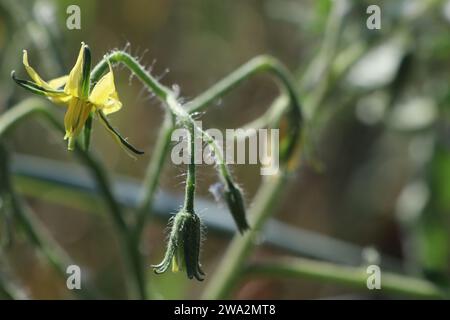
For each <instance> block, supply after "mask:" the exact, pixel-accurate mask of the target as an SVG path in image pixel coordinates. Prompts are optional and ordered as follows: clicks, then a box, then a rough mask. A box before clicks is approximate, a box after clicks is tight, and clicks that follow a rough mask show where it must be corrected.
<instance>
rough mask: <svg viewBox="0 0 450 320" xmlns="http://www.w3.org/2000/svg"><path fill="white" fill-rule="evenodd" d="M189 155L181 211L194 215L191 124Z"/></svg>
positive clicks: (192, 132) (193, 146) (193, 134)
mask: <svg viewBox="0 0 450 320" xmlns="http://www.w3.org/2000/svg"><path fill="white" fill-rule="evenodd" d="M188 139H189V142H188V143H189V155H190V161H189V163H188V167H187V168H188V170H187V176H186V192H185V197H184V205H183V209H184V211H185V212H189V213H194V197H195V128H194V126H193V125H192V124H191V125H190V126H189V135H188Z"/></svg>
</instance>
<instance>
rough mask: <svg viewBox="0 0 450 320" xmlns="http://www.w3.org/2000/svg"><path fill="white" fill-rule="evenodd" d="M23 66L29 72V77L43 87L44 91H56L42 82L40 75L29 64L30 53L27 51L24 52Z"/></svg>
mask: <svg viewBox="0 0 450 320" xmlns="http://www.w3.org/2000/svg"><path fill="white" fill-rule="evenodd" d="M22 62H23V65H24V66H25V69H26V70H27V73H28V75H29V76H30V78H31V79H33V81H34V82H35V83H36V84H37V85H40V86H41V87H43V88H44V89H54V88H52V87H50V85H49V84H48V83H47V82H45V81H44V80H42V78H41V77H40V76H39V75H38V73H37V72H36V71H35V70H34V69H33V68H32V67H31V66H30V64H29V63H28V52H27V50H23V57H22Z"/></svg>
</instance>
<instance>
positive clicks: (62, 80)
mask: <svg viewBox="0 0 450 320" xmlns="http://www.w3.org/2000/svg"><path fill="white" fill-rule="evenodd" d="M67 79H69V76H62V77H59V78H56V79H53V80H50V81H49V82H48V84H49V85H50V87H52V88H54V89H58V88H61V87H62V86H64V85H65V84H66V83H67Z"/></svg>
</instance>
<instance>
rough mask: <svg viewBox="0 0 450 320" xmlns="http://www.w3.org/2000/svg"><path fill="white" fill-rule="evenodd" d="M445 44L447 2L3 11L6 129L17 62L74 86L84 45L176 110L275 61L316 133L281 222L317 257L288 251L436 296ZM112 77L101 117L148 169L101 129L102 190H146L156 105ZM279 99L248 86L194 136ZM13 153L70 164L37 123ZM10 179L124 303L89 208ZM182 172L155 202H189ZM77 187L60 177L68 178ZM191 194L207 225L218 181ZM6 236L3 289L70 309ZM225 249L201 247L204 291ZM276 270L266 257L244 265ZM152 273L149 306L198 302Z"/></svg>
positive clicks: (187, 287) (190, 285)
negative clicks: (169, 94) (123, 57)
mask: <svg viewBox="0 0 450 320" xmlns="http://www.w3.org/2000/svg"><path fill="white" fill-rule="evenodd" d="M72 4H76V5H78V6H79V7H80V8H81V30H68V29H67V28H66V19H67V17H68V15H67V13H66V9H67V7H68V6H69V5H72ZM370 4H377V5H379V6H380V8H381V19H382V20H381V29H380V30H369V29H368V28H367V27H366V19H367V18H368V14H367V13H366V9H367V6H368V5H370ZM449 29H450V2H449V1H428V0H427V1H425V0H396V1H376V0H371V1H351V0H335V1H331V0H314V1H313V0H310V1H306V0H304V1H303V0H302V1H300V0H283V1H277V0H260V1H257V0H248V1H237V0H233V1H220V0H209V1H202V0H186V1H181V0H179V1H176V0H151V1H148V0H135V1H119V0H108V1H106V0H97V1H87V0H86V1H75V0H60V1H44V0H37V1H32V0H26V1H14V0H1V1H0V57H1V59H0V112H3V111H5V110H7V109H8V108H10V107H11V106H13V105H14V104H15V103H17V102H19V101H20V100H22V99H23V98H26V97H28V96H29V93H28V92H25V91H24V90H22V89H21V88H18V87H17V86H16V85H15V84H14V83H13V81H12V80H11V79H10V72H11V70H13V69H15V70H16V71H17V72H18V74H19V75H20V76H21V77H22V78H24V77H25V73H24V70H23V67H22V64H21V52H22V49H25V48H26V49H27V50H28V51H29V57H30V62H31V64H32V65H33V66H34V67H35V68H36V69H37V70H38V72H39V73H40V74H41V75H42V76H43V77H44V79H48V78H52V77H56V76H59V75H62V74H64V73H66V72H67V70H70V68H71V67H72V64H73V61H74V59H75V57H76V55H77V53H78V50H79V46H80V42H81V41H84V42H86V43H87V44H89V46H90V47H91V51H92V54H93V61H98V60H99V59H101V58H102V56H103V55H104V54H106V53H107V52H109V51H111V50H112V49H116V48H120V49H122V48H125V49H126V50H128V52H130V53H131V54H133V55H135V56H137V57H139V58H140V61H141V63H142V64H144V65H146V66H148V67H149V68H151V71H152V74H154V75H155V76H157V77H158V78H159V79H160V80H161V82H162V83H164V84H166V85H168V86H172V85H177V86H179V87H180V90H181V91H180V96H181V97H182V98H183V99H184V100H185V101H186V102H188V101H189V100H190V99H192V98H194V97H195V96H196V95H198V94H199V93H201V92H202V91H203V90H205V89H206V88H208V87H209V86H211V85H213V84H214V83H215V82H217V81H218V80H220V79H221V78H222V77H224V76H225V75H227V74H228V73H230V72H231V71H233V70H234V69H236V68H237V67H238V66H240V65H242V64H243V63H245V62H246V61H248V60H249V59H251V58H252V57H254V56H257V55H259V54H270V55H273V56H274V57H276V58H277V59H279V60H280V61H282V62H283V63H284V64H285V65H286V66H287V68H288V69H289V70H290V71H291V72H292V73H293V75H294V77H295V79H296V83H297V85H298V90H299V92H300V97H301V100H302V102H303V104H304V108H305V114H307V115H308V118H309V119H310V121H309V122H308V126H309V127H310V130H309V131H308V132H309V134H308V142H307V150H308V152H307V153H308V156H307V157H305V158H307V159H308V160H309V161H307V162H305V163H304V164H303V165H302V166H301V168H300V169H299V170H298V171H297V172H296V173H295V174H294V176H293V177H292V179H291V182H290V186H289V188H288V189H287V190H288V191H287V192H286V193H285V194H284V195H283V198H282V199H281V206H279V208H278V209H277V215H276V217H277V219H278V220H280V221H282V222H283V223H285V224H286V225H288V226H290V227H293V228H295V230H296V232H298V234H300V235H301V234H306V235H313V236H314V239H319V240H323V239H326V240H327V241H329V242H327V244H329V245H327V246H325V248H323V245H320V244H319V242H317V243H316V242H314V241H310V242H309V243H308V244H305V243H301V242H300V241H299V242H296V241H294V240H293V241H292V243H289V244H288V245H289V246H290V247H296V246H297V247H298V248H299V249H298V251H297V254H299V255H301V251H302V250H304V251H305V252H304V254H305V255H308V256H313V257H314V254H315V252H316V251H317V252H318V251H319V249H318V248H319V246H320V257H318V256H316V258H321V259H326V258H327V256H328V257H329V258H330V260H336V259H339V260H340V261H342V262H348V264H358V263H359V264H364V263H366V262H367V261H366V260H370V259H376V260H377V261H379V257H381V260H382V261H381V263H384V262H385V261H388V264H389V267H390V268H393V269H395V270H399V271H400V272H402V273H405V274H413V275H420V276H423V277H426V278H429V279H431V280H433V281H437V283H438V284H446V283H447V279H448V276H449V271H450V270H449V265H450V264H449V263H450V260H449V254H450V251H449V246H450V241H449V227H450V149H449V148H450V147H449V142H448V136H449V116H448V106H449V103H450V95H449V93H450V87H449V71H450V69H449V68H450V64H449V57H450V38H449V36H448V35H449ZM115 75H116V84H117V87H118V91H119V94H120V97H121V100H122V102H123V103H124V108H123V110H122V111H121V112H119V113H117V114H114V115H112V117H111V119H112V122H113V123H114V125H115V126H117V127H118V128H119V129H120V131H121V132H122V133H123V134H124V135H125V136H127V137H128V138H129V139H130V141H132V142H133V144H134V145H136V146H138V147H139V148H141V149H144V150H146V154H145V155H144V156H143V157H141V158H139V159H138V160H137V161H134V160H132V159H130V158H129V157H128V156H127V155H126V154H125V153H123V152H122V151H121V149H120V148H117V145H116V144H115V143H114V142H113V141H112V140H111V139H110V137H109V136H108V134H107V133H106V132H105V131H104V130H103V129H102V128H100V125H99V124H97V123H95V124H94V135H93V144H92V146H91V148H92V150H93V152H94V153H95V154H96V155H97V156H98V158H100V159H101V160H102V162H104V163H105V165H106V166H107V168H108V170H109V171H111V172H112V173H113V174H115V175H117V176H125V177H127V179H129V181H140V180H142V178H143V175H144V172H145V168H146V165H147V163H148V160H149V158H150V156H151V154H152V147H153V146H154V144H155V139H156V133H157V130H158V127H159V125H160V124H161V122H162V119H163V112H162V106H161V104H160V103H159V102H158V101H157V100H156V99H155V98H154V97H152V96H151V94H149V93H148V92H146V91H144V90H143V89H142V85H141V84H140V83H139V81H138V80H137V79H135V78H133V77H130V73H129V71H127V70H125V69H124V68H122V67H118V68H117V69H116V72H115ZM277 95H278V89H277V86H276V85H274V84H273V81H272V79H271V78H270V77H269V76H265V75H258V76H256V77H255V78H252V79H251V80H249V81H246V82H245V83H244V85H242V86H240V87H238V88H237V89H235V90H233V92H232V93H230V94H229V95H227V96H226V97H225V98H223V99H220V100H218V101H216V102H215V103H214V104H213V105H212V106H210V107H209V109H208V110H207V112H205V114H204V115H203V116H202V120H203V124H204V126H205V125H206V126H208V127H215V128H222V129H225V128H238V127H240V126H242V125H243V124H245V123H247V122H248V121H251V120H253V119H255V118H256V117H257V116H258V115H261V114H262V113H263V112H264V111H265V110H266V109H267V108H268V107H269V106H270V104H271V102H272V100H273V99H274V98H276V97H277ZM62 114H63V110H61V116H62ZM7 145H8V147H9V149H10V150H12V151H13V152H14V154H16V155H17V158H16V157H13V161H14V159H22V160H23V159H24V158H23V157H22V156H23V155H27V156H33V157H39V158H30V157H26V160H27V161H28V162H25V163H27V164H28V165H29V167H27V168H30V167H31V168H32V167H33V164H36V163H39V159H42V158H44V159H50V160H55V161H59V162H58V164H60V163H63V164H70V163H74V164H75V163H76V161H75V160H74V158H73V156H72V155H71V154H70V153H69V152H67V150H66V148H65V146H64V143H63V142H62V137H61V136H59V135H57V134H54V133H52V132H50V131H49V130H48V128H47V127H46V125H45V124H43V123H42V122H40V121H37V120H33V119H30V120H27V121H26V123H24V124H23V125H21V126H20V127H19V128H17V130H15V131H14V134H12V135H10V136H9V138H8V140H7ZM21 157H22V158H21ZM52 163H53V162H52ZM20 164H22V167H20V166H19V161H18V160H17V166H18V169H17V170H18V172H17V173H16V179H17V184H18V187H19V190H21V191H22V192H23V193H24V195H25V196H26V200H27V203H28V204H29V205H30V207H31V208H33V209H34V212H35V213H36V215H37V217H38V218H39V220H40V221H41V222H42V223H43V225H45V227H46V228H47V229H48V231H49V233H50V234H51V235H52V236H53V237H54V238H55V239H56V240H57V242H58V243H60V244H61V246H62V247H63V248H64V249H65V250H66V251H67V252H68V253H69V254H70V255H71V257H72V258H73V260H74V261H75V262H77V263H78V264H79V265H81V266H83V270H86V274H87V276H88V277H89V279H90V281H92V282H93V283H95V285H96V287H98V288H99V290H100V291H101V292H102V293H103V294H104V296H106V297H112V298H124V297H125V284H124V281H123V277H122V273H123V270H122V269H123V263H122V262H121V259H120V254H119V253H118V244H117V239H116V237H117V235H115V234H114V231H113V228H112V227H111V223H110V221H109V220H108V218H107V216H106V215H104V214H102V213H101V211H102V210H101V208H100V206H99V205H96V204H93V205H90V206H87V207H86V206H85V207H84V208H83V205H80V204H79V202H80V201H81V200H80V199H79V198H76V197H74V198H70V196H69V195H63V196H64V197H67V198H66V199H61V193H60V192H61V190H60V187H59V186H54V185H51V184H49V185H46V186H43V185H39V187H37V186H34V185H33V184H32V183H31V182H30V181H27V180H26V179H24V178H23V177H22V179H21V178H20V177H21V174H20V168H22V169H23V168H24V167H23V161H22V162H20ZM184 170H185V168H182V167H177V166H175V165H173V164H172V163H170V162H169V163H167V164H166V165H165V167H164V172H163V178H162V181H161V189H162V190H164V191H165V192H170V193H171V194H182V192H183V179H184V178H183V174H184ZM233 171H234V173H235V176H236V179H237V181H238V182H239V183H240V185H241V186H242V187H243V189H244V190H245V196H246V199H247V202H248V203H250V202H251V199H252V197H253V195H254V193H255V191H256V189H257V187H258V185H259V183H260V176H259V168H258V167H257V166H254V165H245V166H235V167H234V168H233ZM74 172H75V171H74ZM72 173H73V172H72ZM75 175H76V172H75ZM72 176H73V174H71V172H68V179H69V178H70V177H72ZM198 178H199V184H198V188H197V189H198V194H199V195H200V196H201V197H203V198H204V199H205V200H208V201H211V204H212V205H211V207H210V208H209V209H208V210H205V211H204V212H201V215H208V211H209V210H215V208H216V207H215V206H216V205H215V204H214V202H212V201H213V197H212V196H211V195H210V194H209V192H208V188H209V186H210V185H211V184H213V183H214V182H215V180H216V175H215V172H214V170H213V168H211V167H208V166H202V167H201V168H200V169H199V170H198ZM5 217H6V215H5ZM5 217H3V218H2V217H0V220H1V222H0V223H1V224H2V230H1V231H0V232H1V233H0V237H1V238H2V239H3V238H7V236H6V231H5V230H6V229H7V228H8V227H7V226H6V227H5V225H8V224H9V222H8V221H9V220H8V219H7V218H5ZM168 217H169V216H168V215H167V216H166V217H165V218H164V217H161V218H160V219H154V220H152V222H151V223H150V225H149V226H148V227H147V228H146V230H145V240H144V245H143V247H142V253H143V254H144V255H145V257H146V263H147V265H150V264H151V263H156V262H158V261H159V260H160V259H161V257H162V255H163V253H164V249H165V236H166V222H167V219H168ZM12 229H13V231H12V237H11V238H12V239H9V240H8V241H6V240H5V241H4V242H8V244H7V245H4V246H3V247H2V248H3V249H2V251H1V255H0V259H1V261H0V268H1V270H0V272H1V273H2V274H3V277H5V278H7V279H9V280H11V281H14V282H15V283H17V284H18V285H20V286H21V287H23V288H24V292H25V293H26V295H27V296H28V297H31V298H40V299H46V298H70V297H71V293H70V292H68V290H67V289H66V287H65V282H64V281H61V278H60V277H59V276H58V275H56V274H55V273H54V271H53V270H52V269H51V268H50V267H49V266H48V264H47V263H46V262H45V260H43V259H41V257H40V256H39V254H38V253H37V252H36V251H35V250H34V249H33V247H32V246H31V245H30V244H29V243H28V242H27V241H26V239H25V238H24V237H23V235H22V234H21V232H20V230H15V228H14V226H12ZM229 239H230V235H229V234H228V233H226V232H220V233H219V232H215V230H214V228H212V229H208V230H207V239H206V241H205V242H204V249H203V255H202V261H203V265H204V267H205V269H206V272H207V274H208V276H212V275H214V269H215V267H216V265H217V264H218V263H219V262H220V260H221V257H222V255H223V252H224V250H225V248H226V246H227V244H228V242H229ZM295 239H297V238H295ZM299 239H301V238H299ZM308 239H309V238H308ZM2 241H3V240H2ZM343 243H344V244H348V246H349V247H351V248H353V249H355V251H352V252H359V253H360V255H359V258H358V259H356V260H355V256H354V255H353V256H349V257H346V256H345V255H344V254H342V255H341V256H339V257H336V254H337V253H336V252H337V251H336V250H335V247H334V245H336V246H338V245H341V244H343ZM315 245H317V250H316V248H315ZM286 254H287V252H286V251H283V250H282V249H280V248H275V247H271V246H263V245H262V246H259V247H258V249H257V251H256V252H255V254H254V255H253V256H252V260H258V259H271V258H273V259H276V258H277V257H278V256H280V255H286ZM317 254H318V253H317ZM377 257H378V258H377ZM383 257H386V259H384V258H383ZM147 271H148V276H149V284H148V285H149V287H150V288H151V290H152V292H154V294H155V296H157V297H160V298H167V299H172V298H192V299H195V298H197V297H198V296H199V293H200V292H201V290H202V288H203V287H204V285H205V284H204V283H198V282H195V281H189V280H188V279H186V277H185V275H184V274H183V273H180V274H172V273H167V274H164V275H160V276H155V275H153V273H152V272H151V270H150V268H148V269H147ZM367 294H368V292H360V291H354V290H352V289H348V288H345V287H342V286H338V285H334V284H330V283H326V282H316V281H310V280H293V279H286V280H280V279H251V280H246V281H242V283H241V284H240V285H239V286H238V288H237V289H236V290H235V292H234V294H233V298H241V299H248V298H273V299H302V298H313V299H314V298H329V297H361V296H365V295H367Z"/></svg>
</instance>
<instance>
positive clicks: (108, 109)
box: [89, 65, 122, 115]
mask: <svg viewBox="0 0 450 320" xmlns="http://www.w3.org/2000/svg"><path fill="white" fill-rule="evenodd" d="M89 101H90V102H91V103H92V104H94V105H95V107H96V108H97V109H101V110H102V111H103V113H104V114H105V115H108V114H111V113H113V112H116V111H118V110H120V108H122V103H121V102H120V100H119V95H118V94H117V91H116V86H115V84H114V74H113V72H112V68H111V65H110V66H109V72H108V73H107V74H105V75H104V76H103V77H102V78H101V79H100V81H99V82H97V84H96V85H95V86H94V88H93V89H92V92H91V94H90V95H89Z"/></svg>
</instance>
